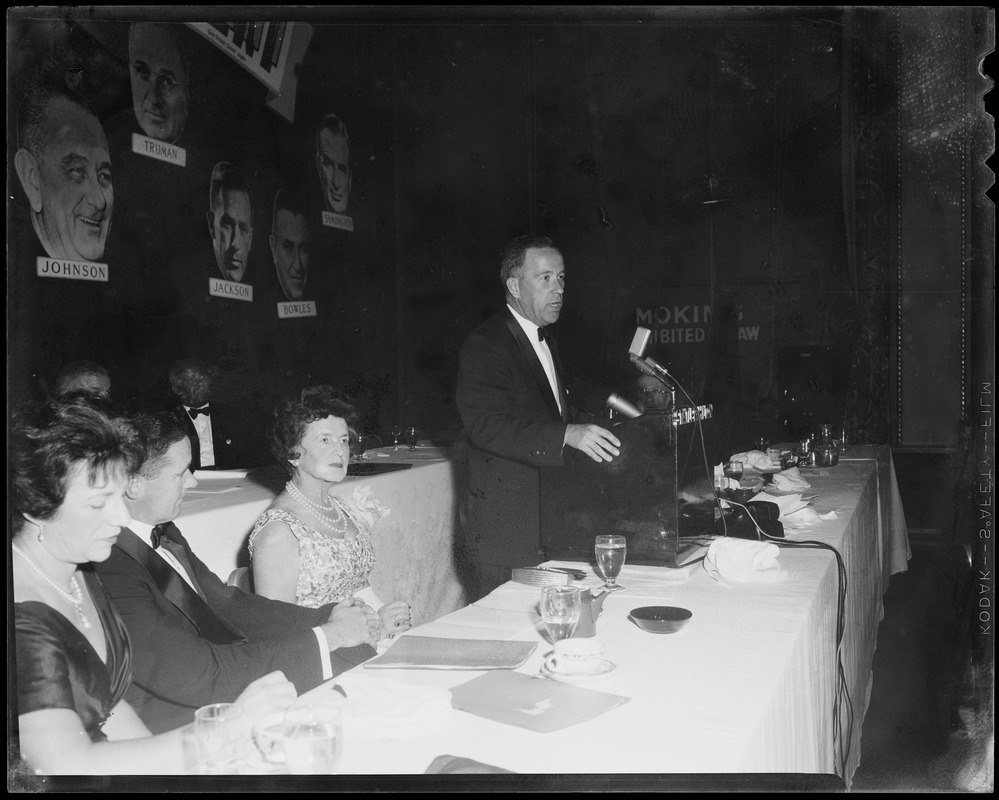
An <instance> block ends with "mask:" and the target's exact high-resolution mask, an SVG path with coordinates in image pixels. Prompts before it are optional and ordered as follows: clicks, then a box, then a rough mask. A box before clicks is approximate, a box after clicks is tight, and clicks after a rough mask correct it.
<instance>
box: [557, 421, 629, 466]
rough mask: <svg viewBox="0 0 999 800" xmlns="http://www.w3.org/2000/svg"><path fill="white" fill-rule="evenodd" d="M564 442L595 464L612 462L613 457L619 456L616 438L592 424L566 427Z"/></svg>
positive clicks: (604, 429)
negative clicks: (595, 462)
mask: <svg viewBox="0 0 999 800" xmlns="http://www.w3.org/2000/svg"><path fill="white" fill-rule="evenodd" d="M564 441H565V443H566V444H567V445H569V447H574V448H576V449H577V450H579V451H580V452H582V453H585V454H586V455H588V456H589V457H590V458H592V459H593V460H594V461H597V462H600V461H613V460H614V457H615V456H619V455H621V451H620V450H619V449H618V448H619V447H620V446H621V442H620V441H619V440H618V438H617V437H616V436H615V435H614V434H613V433H611V432H610V431H609V430H607V429H606V428H601V427H600V426H599V425H593V424H592V423H587V424H584V425H578V424H570V425H567V426H566V428H565V439H564Z"/></svg>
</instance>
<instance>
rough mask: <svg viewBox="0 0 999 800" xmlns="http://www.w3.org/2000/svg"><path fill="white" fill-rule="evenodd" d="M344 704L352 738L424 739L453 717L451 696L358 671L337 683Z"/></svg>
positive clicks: (345, 729)
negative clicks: (416, 737)
mask: <svg viewBox="0 0 999 800" xmlns="http://www.w3.org/2000/svg"><path fill="white" fill-rule="evenodd" d="M336 683H338V684H339V685H340V686H341V687H343V690H344V692H345V693H346V695H347V699H346V700H345V701H344V702H343V704H342V707H343V734H344V737H345V738H347V739H350V738H355V737H356V738H362V737H365V738H382V737H385V738H393V739H395V738H411V737H415V736H423V735H425V734H426V733H427V732H428V731H430V730H432V729H433V728H435V727H437V726H438V725H440V724H441V723H442V722H444V720H446V719H447V718H448V717H449V716H450V715H451V713H452V708H451V692H449V691H448V690H447V689H433V688H429V687H426V686H418V685H416V684H412V683H403V682H402V681H398V680H396V679H395V678H388V677H384V676H383V675H372V674H370V673H365V672H360V671H355V672H348V673H344V674H343V675H340V676H338V677H337V679H336Z"/></svg>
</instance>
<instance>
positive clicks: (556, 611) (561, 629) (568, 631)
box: [541, 586, 582, 643]
mask: <svg viewBox="0 0 999 800" xmlns="http://www.w3.org/2000/svg"><path fill="white" fill-rule="evenodd" d="M581 608H582V597H581V596H580V593H579V588H578V587H576V586H546V587H544V588H543V589H542V590H541V620H542V621H543V622H544V623H545V630H547V631H548V636H549V638H550V639H551V640H552V642H553V643H554V642H558V641H561V640H562V639H568V638H569V637H570V636H572V634H573V632H574V631H575V630H576V625H578V624H579V613H580V610H581Z"/></svg>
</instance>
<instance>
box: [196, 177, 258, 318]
mask: <svg viewBox="0 0 999 800" xmlns="http://www.w3.org/2000/svg"><path fill="white" fill-rule="evenodd" d="M207 218H208V230H209V233H210V234H211V237H212V250H213V251H214V253H215V264H216V266H217V267H218V270H219V273H220V274H221V275H222V277H221V278H219V277H217V276H214V275H213V276H211V277H209V279H208V293H209V294H210V295H212V296H213V297H221V298H225V299H228V300H242V301H245V302H250V303H252V302H253V287H252V286H250V285H248V284H245V283H244V282H243V279H244V277H245V275H246V267H247V264H248V263H249V258H250V247H251V246H252V245H253V209H252V206H251V203H250V187H249V185H248V184H247V182H246V179H245V177H244V176H243V173H242V172H241V171H240V169H239V168H238V167H236V166H235V165H234V164H231V163H229V162H228V161H220V162H219V163H218V164H216V165H215V168H214V169H213V170H212V177H211V184H210V188H209V208H208V214H207Z"/></svg>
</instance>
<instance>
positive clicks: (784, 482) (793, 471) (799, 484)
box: [773, 467, 812, 492]
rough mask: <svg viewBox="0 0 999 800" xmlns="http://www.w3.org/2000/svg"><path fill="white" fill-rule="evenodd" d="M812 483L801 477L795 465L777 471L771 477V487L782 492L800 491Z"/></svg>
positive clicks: (808, 487) (809, 486)
mask: <svg viewBox="0 0 999 800" xmlns="http://www.w3.org/2000/svg"><path fill="white" fill-rule="evenodd" d="M811 486H812V484H810V483H809V482H808V481H806V480H805V479H804V478H803V477H801V473H800V472H799V471H798V468H797V467H791V468H790V469H786V470H784V471H783V472H778V473H777V474H776V475H774V478H773V487H774V488H775V489H778V490H779V491H782V492H800V491H802V490H804V489H810V488H811Z"/></svg>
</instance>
